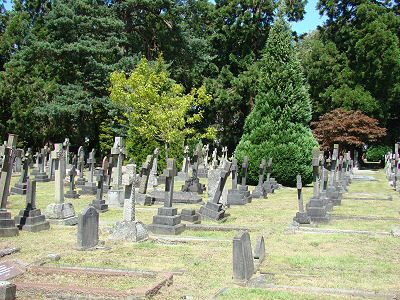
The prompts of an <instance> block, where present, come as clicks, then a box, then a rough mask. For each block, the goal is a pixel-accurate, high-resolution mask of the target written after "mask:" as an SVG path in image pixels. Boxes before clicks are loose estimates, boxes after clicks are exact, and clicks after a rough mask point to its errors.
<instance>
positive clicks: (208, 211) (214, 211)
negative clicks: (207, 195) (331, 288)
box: [199, 161, 232, 221]
mask: <svg viewBox="0 0 400 300" xmlns="http://www.w3.org/2000/svg"><path fill="white" fill-rule="evenodd" d="M231 165H232V163H231V162H229V161H226V162H225V164H224V168H223V170H222V172H221V174H220V178H219V180H218V188H217V190H216V192H215V194H214V196H213V198H212V199H209V200H208V202H207V203H206V204H204V205H202V206H201V207H200V212H199V213H200V215H201V216H202V217H205V218H209V219H211V220H214V221H220V220H222V219H223V218H224V217H225V210H224V209H223V207H222V203H220V199H221V195H222V192H223V190H224V188H225V184H226V180H227V179H228V176H229V173H230V171H231Z"/></svg>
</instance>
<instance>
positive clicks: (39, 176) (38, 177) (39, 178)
mask: <svg viewBox="0 0 400 300" xmlns="http://www.w3.org/2000/svg"><path fill="white" fill-rule="evenodd" d="M38 155H39V170H38V172H37V173H36V174H35V181H36V182H48V181H50V179H49V177H48V176H47V174H46V172H45V170H44V157H45V150H44V149H41V150H40V153H39V154H38Z"/></svg>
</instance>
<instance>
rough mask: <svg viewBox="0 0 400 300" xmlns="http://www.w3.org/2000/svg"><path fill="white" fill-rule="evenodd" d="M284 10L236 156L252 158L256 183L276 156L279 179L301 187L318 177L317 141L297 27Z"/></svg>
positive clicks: (268, 46) (270, 40) (262, 63)
mask: <svg viewBox="0 0 400 300" xmlns="http://www.w3.org/2000/svg"><path fill="white" fill-rule="evenodd" d="M284 12H285V7H284V5H283V4H282V5H281V6H280V8H279V13H278V16H277V17H276V20H275V23H274V26H273V27H272V29H271V32H270V35H269V38H268V41H267V44H266V47H265V49H264V52H263V57H262V59H261V60H260V62H259V64H260V66H259V67H260V79H259V84H258V94H257V97H256V102H255V106H254V109H253V110H252V112H251V113H250V114H249V116H248V117H247V119H246V122H245V126H244V134H243V136H242V138H241V140H240V143H239V144H238V146H237V148H236V151H235V152H236V153H235V155H236V157H237V158H238V159H239V160H242V159H243V157H244V156H248V157H249V159H250V170H249V177H250V180H251V181H253V182H256V181H257V179H258V173H259V168H258V166H259V164H260V161H261V159H263V158H272V159H273V176H274V177H275V178H276V179H277V180H278V182H279V183H281V184H283V185H287V186H295V184H296V175H297V174H301V176H302V179H303V182H304V183H309V182H311V179H312V167H311V159H312V153H311V152H312V148H313V147H314V146H315V145H316V144H317V142H316V140H315V138H314V137H313V135H312V132H311V130H310V128H309V122H310V121H311V102H310V98H309V94H308V90H307V85H306V80H305V77H304V75H303V70H302V67H301V64H300V60H299V58H298V56H297V52H296V48H295V44H294V42H293V40H292V31H291V29H290V25H289V23H288V22H287V21H286V20H285V15H284Z"/></svg>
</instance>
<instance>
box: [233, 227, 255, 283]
mask: <svg viewBox="0 0 400 300" xmlns="http://www.w3.org/2000/svg"><path fill="white" fill-rule="evenodd" d="M253 274H254V260H253V252H252V249H251V241H250V235H249V233H248V232H247V231H240V232H238V233H237V235H236V236H235V237H234V238H233V279H234V280H235V281H237V282H247V281H248V280H249V279H250V278H251V277H252V276H253Z"/></svg>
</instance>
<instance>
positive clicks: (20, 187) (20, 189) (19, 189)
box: [11, 182, 28, 195]
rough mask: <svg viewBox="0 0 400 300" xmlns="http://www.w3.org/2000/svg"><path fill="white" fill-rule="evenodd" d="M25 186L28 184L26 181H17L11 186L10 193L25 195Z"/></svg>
mask: <svg viewBox="0 0 400 300" xmlns="http://www.w3.org/2000/svg"><path fill="white" fill-rule="evenodd" d="M27 186H28V184H27V183H19V182H17V183H16V184H15V185H14V186H13V187H12V188H11V194H12V195H26V189H27Z"/></svg>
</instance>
